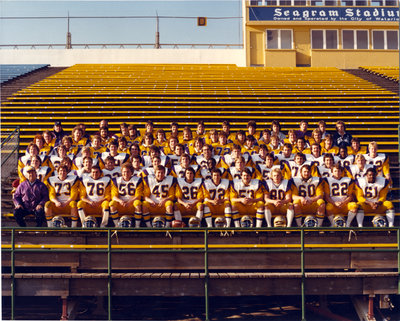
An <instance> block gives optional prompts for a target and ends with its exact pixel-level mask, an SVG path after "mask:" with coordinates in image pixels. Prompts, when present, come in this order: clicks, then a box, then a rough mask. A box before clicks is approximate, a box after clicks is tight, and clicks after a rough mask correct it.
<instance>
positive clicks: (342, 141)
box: [333, 120, 353, 147]
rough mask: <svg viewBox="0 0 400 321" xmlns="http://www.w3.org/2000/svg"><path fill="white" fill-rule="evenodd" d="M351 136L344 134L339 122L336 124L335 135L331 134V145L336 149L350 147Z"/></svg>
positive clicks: (344, 131)
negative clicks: (336, 147)
mask: <svg viewBox="0 0 400 321" xmlns="http://www.w3.org/2000/svg"><path fill="white" fill-rule="evenodd" d="M352 139H353V136H351V135H350V134H349V133H346V127H345V125H344V122H342V121H341V120H339V121H337V122H336V133H334V134H333V143H334V144H335V145H336V146H338V147H347V146H351V140H352Z"/></svg>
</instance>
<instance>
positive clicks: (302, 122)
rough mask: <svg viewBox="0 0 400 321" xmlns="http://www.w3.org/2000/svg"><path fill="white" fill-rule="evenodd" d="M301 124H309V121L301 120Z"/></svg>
mask: <svg viewBox="0 0 400 321" xmlns="http://www.w3.org/2000/svg"><path fill="white" fill-rule="evenodd" d="M301 124H307V125H308V121H307V120H304V119H303V120H302V121H301V122H300V125H301Z"/></svg>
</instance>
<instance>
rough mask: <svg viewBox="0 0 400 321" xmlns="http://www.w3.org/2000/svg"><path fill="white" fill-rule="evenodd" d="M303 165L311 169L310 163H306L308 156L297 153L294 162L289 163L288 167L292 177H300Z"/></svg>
mask: <svg viewBox="0 0 400 321" xmlns="http://www.w3.org/2000/svg"><path fill="white" fill-rule="evenodd" d="M303 165H309V166H310V167H311V163H310V162H306V155H304V154H302V153H296V154H295V155H294V159H293V161H289V163H288V167H289V169H290V173H291V177H292V178H294V177H300V176H301V175H300V168H301V167H302V166H303Z"/></svg>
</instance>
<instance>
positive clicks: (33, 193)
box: [14, 166, 49, 227]
mask: <svg viewBox="0 0 400 321" xmlns="http://www.w3.org/2000/svg"><path fill="white" fill-rule="evenodd" d="M26 172H27V175H28V179H27V180H26V181H24V182H22V183H21V184H20V185H19V186H18V187H17V190H16V191H15V194H14V204H15V209H14V218H15V220H16V221H17V223H18V225H19V226H22V227H25V226H26V223H25V221H24V217H25V216H26V215H29V214H34V215H35V218H36V226H37V227H40V226H42V224H43V222H44V221H45V220H46V218H45V215H44V204H45V203H46V202H47V201H48V200H49V191H48V189H47V187H46V185H45V184H44V183H42V182H41V181H40V180H38V179H37V174H36V170H35V169H34V168H33V167H32V166H27V168H26Z"/></svg>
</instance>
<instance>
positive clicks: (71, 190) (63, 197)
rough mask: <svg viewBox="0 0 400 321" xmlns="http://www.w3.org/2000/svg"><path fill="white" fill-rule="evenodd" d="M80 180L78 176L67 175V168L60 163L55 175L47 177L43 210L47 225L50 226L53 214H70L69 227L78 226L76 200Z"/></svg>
mask: <svg viewBox="0 0 400 321" xmlns="http://www.w3.org/2000/svg"><path fill="white" fill-rule="evenodd" d="M79 186H80V182H79V179H78V176H76V175H68V168H67V167H66V166H65V165H60V166H59V167H58V168H57V176H52V177H50V178H49V180H48V183H47V187H48V189H49V201H48V202H46V204H45V207H44V211H45V214H46V221H47V226H48V227H51V220H52V218H53V216H54V215H60V214H69V215H71V220H72V222H71V227H77V226H78V209H77V204H76V201H77V199H78V196H79Z"/></svg>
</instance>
